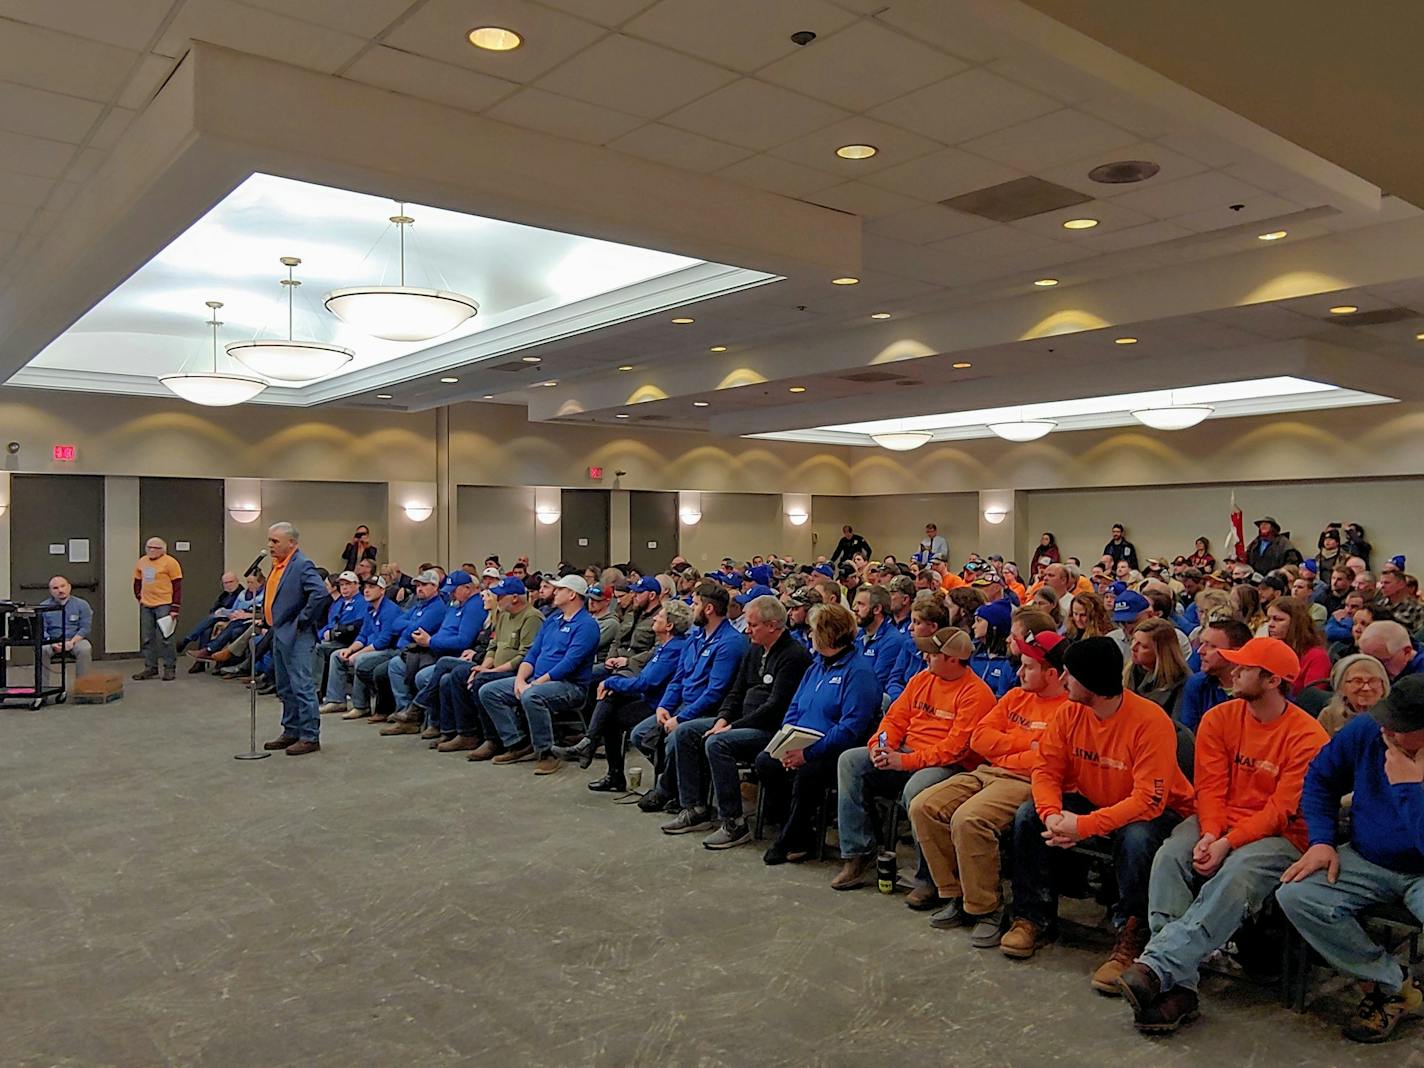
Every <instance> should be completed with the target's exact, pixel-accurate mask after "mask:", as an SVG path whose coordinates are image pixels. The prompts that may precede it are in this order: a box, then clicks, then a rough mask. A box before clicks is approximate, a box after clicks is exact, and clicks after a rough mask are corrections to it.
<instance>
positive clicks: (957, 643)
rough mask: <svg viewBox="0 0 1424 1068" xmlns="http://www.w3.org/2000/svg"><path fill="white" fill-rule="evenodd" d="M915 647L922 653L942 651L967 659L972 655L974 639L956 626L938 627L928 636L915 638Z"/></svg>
mask: <svg viewBox="0 0 1424 1068" xmlns="http://www.w3.org/2000/svg"><path fill="white" fill-rule="evenodd" d="M915 648H916V649H918V650H919V651H920V652H922V653H943V654H944V655H945V656H952V657H954V658H955V659H956V660H968V659H969V658H970V657H971V656H973V655H974V639H973V638H971V637H969V635H968V634H966V633H965V632H964V631H962V630H960V629H959V628H958V627H940V628H939V630H937V631H935V632H934V633H933V634H931V635H930V636H929V637H928V638H916V639H915Z"/></svg>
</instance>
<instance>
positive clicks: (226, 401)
mask: <svg viewBox="0 0 1424 1068" xmlns="http://www.w3.org/2000/svg"><path fill="white" fill-rule="evenodd" d="M205 303H206V304H207V306H208V307H209V308H210V309H211V310H212V316H213V317H212V318H211V319H209V320H208V325H209V326H211V327H212V328H213V369H212V370H211V371H183V370H179V371H176V372H174V373H173V374H171V375H161V376H159V379H158V381H159V382H160V383H161V384H162V385H163V386H164V388H166V389H169V390H171V391H172V392H173V393H174V394H176V395H177V396H179V397H182V398H183V399H184V400H185V401H189V402H190V403H192V404H201V405H204V406H205V407H209V408H226V407H228V406H230V405H233V404H241V403H242V402H243V401H249V400H251V399H252V398H253V397H255V396H257V394H259V393H261V392H262V391H263V390H264V389H266V388H267V383H266V382H264V381H263V380H262V379H260V378H252V377H250V376H248V375H242V374H229V373H228V372H226V371H219V370H218V327H220V326H222V323H220V322H218V309H219V308H221V307H222V301H220V300H209V301H206V302H205Z"/></svg>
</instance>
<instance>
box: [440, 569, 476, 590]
mask: <svg viewBox="0 0 1424 1068" xmlns="http://www.w3.org/2000/svg"><path fill="white" fill-rule="evenodd" d="M474 581H475V579H474V576H472V575H471V574H470V573H469V572H468V571H452V572H450V574H449V576H448V577H447V578H446V579H445V585H446V586H447V587H448V588H450V589H452V590H453V589H454V588H455V587H456V586H468V585H470V583H472V582H474Z"/></svg>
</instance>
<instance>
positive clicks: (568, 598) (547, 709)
mask: <svg viewBox="0 0 1424 1068" xmlns="http://www.w3.org/2000/svg"><path fill="white" fill-rule="evenodd" d="M553 588H554V594H553V604H554V612H553V614H552V615H549V616H547V617H546V618H545V620H544V623H543V625H542V626H541V627H540V628H539V634H538V636H537V637H535V639H534V644H533V645H532V646H530V647H529V652H528V653H527V654H526V655H525V657H524V660H523V661H522V662H521V663H520V665H519V669H518V670H517V671H516V672H515V674H514V677H513V678H507V679H496V680H495V681H494V682H491V683H490V684H489V685H488V686H485V687H483V688H481V690H480V695H479V703H480V706H481V707H482V708H483V709H484V710H485V714H486V715H488V716H489V720H490V723H491V724H492V725H493V726H494V728H495V731H496V733H497V735H498V738H499V743H500V744H501V745H502V746H503V747H504V752H502V753H500V754H499V755H498V756H495V757H493V758H492V759H491V762H492V763H495V764H515V763H518V762H519V761H522V760H527V759H528V758H529V757H531V756H532V757H533V758H534V774H535V775H552V774H554V773H555V772H556V771H558V770H559V768H561V767H563V761H562V760H560V759H559V758H558V757H556V756H555V755H554V752H553V750H554V716H555V715H556V714H557V713H559V712H577V711H578V710H579V709H581V708H582V707H583V702H584V697H585V695H586V693H587V691H588V684H589V680H590V679H591V678H592V677H593V657H594V651H595V650H596V649H597V648H598V624H597V623H595V622H594V619H593V617H592V616H591V615H589V614H588V609H587V608H586V607H585V606H584V599H585V597H586V595H587V594H588V583H586V582H585V581H584V580H583V579H582V578H581V577H579V576H578V575H565V576H564V577H563V578H561V579H559V580H558V581H556V582H554V583H553ZM521 713H522V714H523V718H524V721H525V726H521V725H520V721H519V720H520V714H521ZM526 727H527V731H526Z"/></svg>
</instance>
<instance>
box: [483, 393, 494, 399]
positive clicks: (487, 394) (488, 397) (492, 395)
mask: <svg viewBox="0 0 1424 1068" xmlns="http://www.w3.org/2000/svg"><path fill="white" fill-rule="evenodd" d="M485 400H494V394H493V393H486V394H485Z"/></svg>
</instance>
